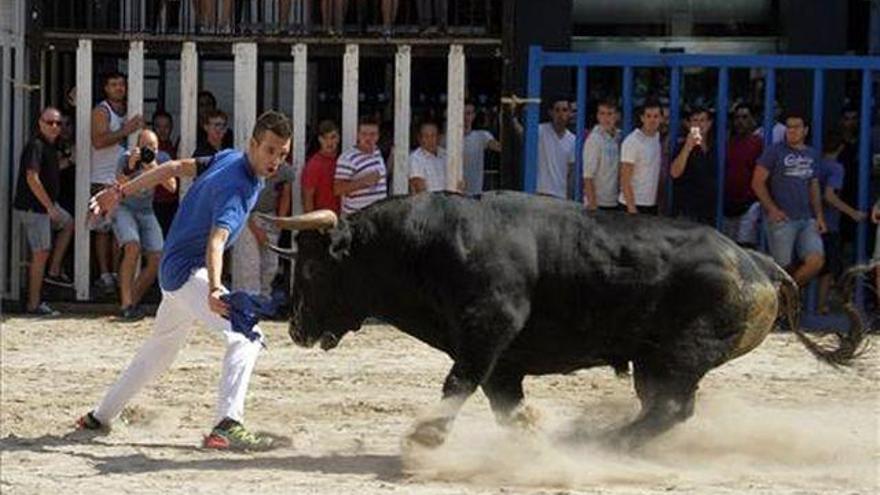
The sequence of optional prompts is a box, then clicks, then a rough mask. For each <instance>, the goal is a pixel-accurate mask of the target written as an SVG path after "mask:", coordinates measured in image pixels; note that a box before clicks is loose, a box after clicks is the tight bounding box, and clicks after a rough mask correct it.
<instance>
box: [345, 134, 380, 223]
mask: <svg viewBox="0 0 880 495" xmlns="http://www.w3.org/2000/svg"><path fill="white" fill-rule="evenodd" d="M378 142H379V123H378V122H376V121H374V120H372V119H371V118H367V117H364V118H361V120H360V121H359V122H358V128H357V144H355V146H354V147H353V148H352V149H350V150H348V151H346V152H345V153H343V154H342V155H341V156H340V157H339V160H338V161H337V162H336V174H335V176H334V180H333V194H335V195H336V196H340V197H341V198H342V214H343V215H348V214H351V213H354V212H356V211H359V210H362V209H364V208H366V207H367V206H370V205H371V204H373V203H375V202H376V201H379V200H380V199H385V197H386V196H387V195H388V190H387V186H386V184H387V182H386V175H387V174H386V171H385V161H384V160H383V159H382V153H381V152H380V151H379V148H378V146H376V144H377V143H378Z"/></svg>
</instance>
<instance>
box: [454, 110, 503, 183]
mask: <svg viewBox="0 0 880 495" xmlns="http://www.w3.org/2000/svg"><path fill="white" fill-rule="evenodd" d="M476 117H477V110H476V107H475V106H474V103H473V102H470V101H467V102H465V104H464V142H463V143H462V150H463V156H462V158H463V160H462V175H463V179H464V192H465V194H469V195H471V196H474V195H477V194H480V193H482V192H483V178H484V176H485V162H486V150H490V151H494V152H495V153H500V152H501V143H499V142H498V140H496V139H495V136H493V135H492V133H491V132H489V131H487V130H483V129H474V119H476Z"/></svg>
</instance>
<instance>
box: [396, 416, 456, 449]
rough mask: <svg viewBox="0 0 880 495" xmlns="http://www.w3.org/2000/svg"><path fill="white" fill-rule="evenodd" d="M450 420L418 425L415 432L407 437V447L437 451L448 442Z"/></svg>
mask: <svg viewBox="0 0 880 495" xmlns="http://www.w3.org/2000/svg"><path fill="white" fill-rule="evenodd" d="M448 426H449V419H447V418H438V419H432V420H429V421H422V422H420V423H417V424H416V426H415V428H414V429H413V431H412V432H411V433H410V434H409V435H407V436H406V439H405V444H406V446H407V447H422V448H428V449H435V448H437V447H439V446H441V445H443V442H445V441H446V434H447V429H448Z"/></svg>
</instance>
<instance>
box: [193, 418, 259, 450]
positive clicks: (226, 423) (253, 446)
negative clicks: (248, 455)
mask: <svg viewBox="0 0 880 495" xmlns="http://www.w3.org/2000/svg"><path fill="white" fill-rule="evenodd" d="M272 444H273V441H272V439H271V438H269V437H267V436H263V435H257V434H254V433H251V432H249V431H247V430H246V429H245V427H244V426H243V425H242V424H241V423H239V422H238V421H235V420H232V419H228V418H227V419H224V420H223V421H221V422H220V423H219V424H218V425H217V426H215V427H214V430H212V431H211V434H210V435H208V436H206V437H205V440H204V441H203V442H202V447H204V448H206V449H217V450H268V449H270V448H272V446H273V445H272Z"/></svg>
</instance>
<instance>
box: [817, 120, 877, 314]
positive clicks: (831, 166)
mask: <svg viewBox="0 0 880 495" xmlns="http://www.w3.org/2000/svg"><path fill="white" fill-rule="evenodd" d="M842 147H843V143H842V142H841V138H840V137H839V136H837V135H835V134H829V135H827V136H825V140H824V141H823V144H822V154H823V159H822V161H821V162H820V163H819V171H818V172H819V174H818V178H819V187H820V189H821V191H822V197H823V199H824V200H825V210H824V211H825V225H826V226H827V228H828V231H827V232H825V233H824V234H822V248H823V250H824V251H825V265H824V266H823V267H822V271H821V272H820V273H819V313H821V314H827V313H828V309H829V308H828V293H829V291H830V289H831V284H832V282H833V281H834V279H835V278H837V277H839V276H840V273H841V272H842V271H843V253H842V248H843V247H842V245H841V239H840V214H841V213H845V214H846V215H847V216H848V217H850V218H851V219H852V220H853V222H855V223H858V222H861V221H862V220H864V219H865V217H866V215H865V213H863V212H861V211H858V210H856V209H855V208H853V207H852V206H850V205H849V204H847V203H845V202H844V201H843V200H841V199H840V196H839V194H840V191H841V190H843V186H844V184H845V182H846V181H845V176H846V175H845V174H846V172H845V170H844V168H843V165H841V163H840V162H838V161H837V155H838V154H839V153H840V150H841V148H842Z"/></svg>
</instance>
